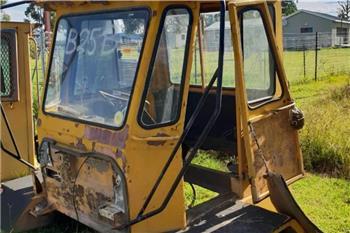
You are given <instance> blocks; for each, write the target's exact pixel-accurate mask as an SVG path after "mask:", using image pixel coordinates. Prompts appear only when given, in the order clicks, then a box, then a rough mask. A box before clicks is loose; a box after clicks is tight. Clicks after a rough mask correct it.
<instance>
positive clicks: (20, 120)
mask: <svg viewBox="0 0 350 233" xmlns="http://www.w3.org/2000/svg"><path fill="white" fill-rule="evenodd" d="M1 30H2V39H1V40H2V44H1V46H2V47H3V48H2V49H1V53H2V55H1V56H2V59H1V60H2V66H3V67H1V68H2V78H3V79H4V80H6V81H5V82H8V83H5V82H2V85H3V84H5V85H8V86H6V87H5V88H8V90H5V92H8V94H9V95H6V94H5V95H2V96H1V103H2V107H3V109H4V111H5V114H6V117H7V119H8V121H9V127H10V130H11V131H12V134H13V137H14V139H15V141H16V142H17V143H16V144H17V147H18V151H19V153H20V154H21V155H22V159H24V160H26V161H28V162H29V163H31V164H35V163H36V159H35V148H34V125H33V109H32V80H31V78H30V68H29V47H28V46H29V36H30V34H31V24H30V23H15V22H1ZM4 31H5V32H9V34H6V33H3V32H4ZM4 34H6V35H11V37H5V36H6V35H4ZM3 37H5V38H3ZM6 61H7V62H9V63H6ZM8 64H11V65H10V67H11V68H10V69H9V67H8ZM7 70H8V71H9V72H7ZM1 143H2V144H3V146H4V147H5V148H6V149H8V150H9V151H11V152H12V153H16V150H15V147H14V144H13V143H12V140H11V136H10V132H9V130H8V129H7V127H6V124H5V122H4V118H3V115H1ZM1 154H2V155H1V171H0V172H1V173H0V177H1V181H6V180H11V179H15V178H18V177H21V176H24V175H28V174H30V169H29V168H28V167H27V166H25V165H23V164H21V163H20V162H19V161H16V160H14V159H12V158H11V157H9V156H7V155H6V152H4V151H3V150H1ZM36 166H37V167H38V165H36Z"/></svg>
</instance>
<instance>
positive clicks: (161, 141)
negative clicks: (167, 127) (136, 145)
mask: <svg viewBox="0 0 350 233" xmlns="http://www.w3.org/2000/svg"><path fill="white" fill-rule="evenodd" d="M147 144H148V145H150V146H163V145H164V144H165V140H159V141H147Z"/></svg>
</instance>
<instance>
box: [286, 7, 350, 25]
mask: <svg viewBox="0 0 350 233" xmlns="http://www.w3.org/2000/svg"><path fill="white" fill-rule="evenodd" d="M299 13H306V14H310V15H314V16H317V17H320V18H323V19H327V20H330V21H332V22H337V23H340V22H342V23H346V24H350V21H346V20H340V19H339V17H337V16H334V15H329V14H325V13H321V12H315V11H308V10H298V11H296V12H295V13H293V14H291V15H288V16H286V17H284V19H286V20H288V19H289V18H292V17H293V16H295V15H297V14H299Z"/></svg>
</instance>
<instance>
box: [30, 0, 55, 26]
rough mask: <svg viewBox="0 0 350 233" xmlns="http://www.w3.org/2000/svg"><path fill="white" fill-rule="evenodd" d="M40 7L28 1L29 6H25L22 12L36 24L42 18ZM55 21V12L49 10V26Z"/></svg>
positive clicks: (41, 20) (39, 22)
mask: <svg viewBox="0 0 350 233" xmlns="http://www.w3.org/2000/svg"><path fill="white" fill-rule="evenodd" d="M40 9H41V8H40V7H39V6H37V5H35V3H30V4H29V6H28V7H27V9H26V10H25V12H24V14H25V15H26V17H27V18H28V19H32V20H33V21H34V22H36V23H37V24H41V23H42V22H43V21H44V20H43V16H42V14H41V10H40ZM28 19H25V21H28ZM55 21H56V14H55V12H53V11H51V12H50V24H51V28H53V27H54V25H55Z"/></svg>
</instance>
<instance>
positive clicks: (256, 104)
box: [238, 5, 285, 110]
mask: <svg viewBox="0 0 350 233" xmlns="http://www.w3.org/2000/svg"><path fill="white" fill-rule="evenodd" d="M272 6H273V5H272ZM269 9H271V8H269ZM273 9H274V15H276V10H275V7H274V6H273ZM250 10H256V11H258V12H259V14H260V16H261V20H262V22H263V25H264V31H265V34H266V38H267V41H268V44H269V50H270V51H271V56H272V58H273V65H274V73H275V75H274V77H275V78H274V80H275V82H274V89H273V90H274V91H273V92H274V95H273V96H265V97H261V98H259V99H255V100H252V101H249V100H248V101H247V105H248V108H249V110H255V109H258V108H260V107H262V106H265V105H267V104H269V103H272V102H276V101H279V100H281V99H282V98H283V96H284V92H285V90H284V89H283V86H282V85H281V83H282V80H281V77H279V75H278V72H277V69H278V68H277V63H276V55H275V53H274V52H273V51H272V49H271V38H270V37H269V35H268V32H267V30H266V27H267V23H266V19H265V17H264V15H263V14H262V12H261V9H260V8H259V7H255V6H247V7H245V8H243V9H241V10H240V11H239V12H238V17H239V21H240V22H239V23H240V32H241V48H242V56H243V57H242V59H243V64H244V46H243V40H244V39H243V17H242V16H243V13H244V12H247V11H250ZM269 13H270V15H271V12H270V11H269ZM271 19H272V25H273V26H274V28H273V31H274V33H275V35H276V30H277V28H276V16H274V17H271ZM276 77H277V79H278V81H279V83H280V86H281V94H280V96H278V97H277V98H274V96H275V94H276V90H277V82H276ZM243 79H244V82H245V78H244V77H243ZM244 91H245V92H246V93H247V88H246V90H244Z"/></svg>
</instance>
